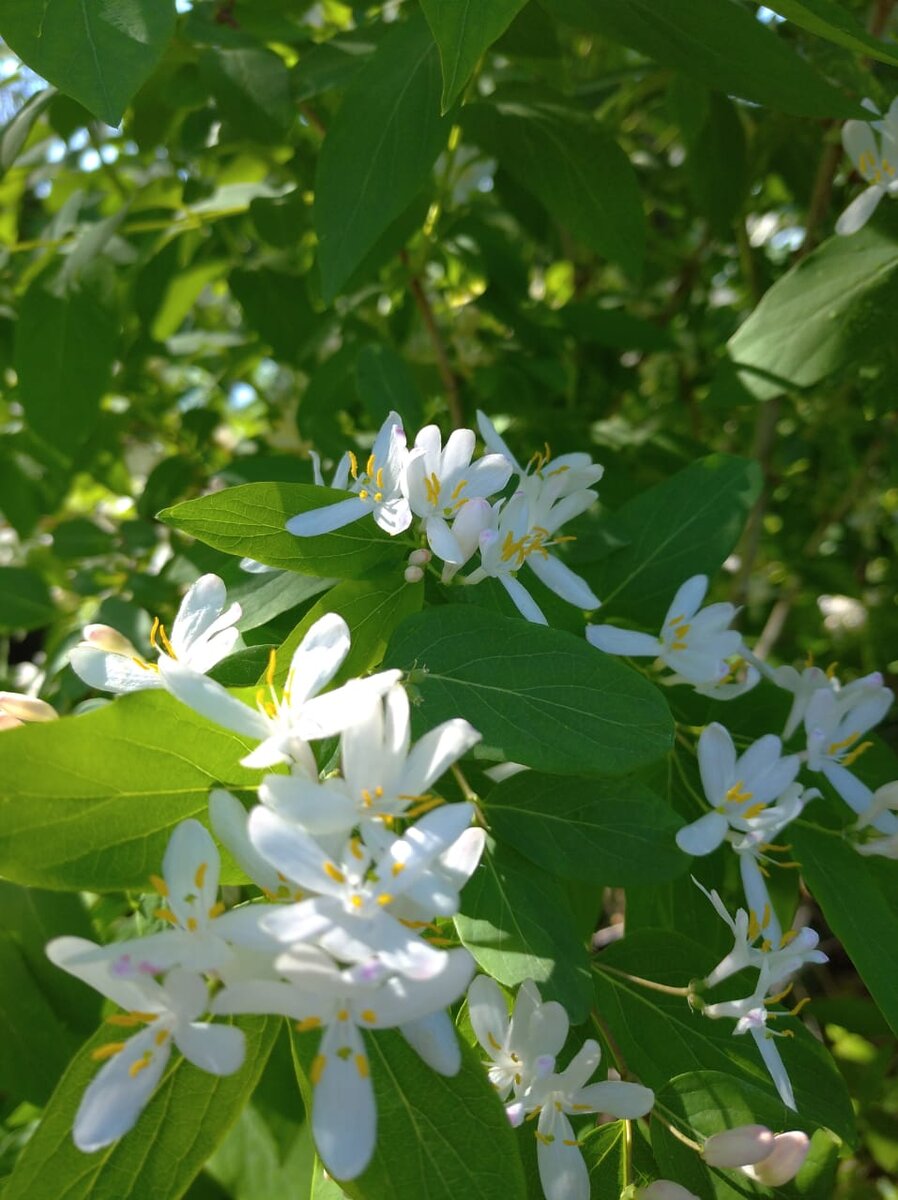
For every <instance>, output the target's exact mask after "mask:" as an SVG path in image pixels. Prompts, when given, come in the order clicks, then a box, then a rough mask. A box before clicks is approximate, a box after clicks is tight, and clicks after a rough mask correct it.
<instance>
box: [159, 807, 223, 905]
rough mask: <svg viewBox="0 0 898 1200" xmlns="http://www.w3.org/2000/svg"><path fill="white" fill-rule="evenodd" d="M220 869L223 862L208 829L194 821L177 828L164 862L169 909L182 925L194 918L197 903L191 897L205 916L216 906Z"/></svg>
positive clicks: (183, 823) (184, 822) (169, 843)
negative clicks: (190, 898) (192, 897)
mask: <svg viewBox="0 0 898 1200" xmlns="http://www.w3.org/2000/svg"><path fill="white" fill-rule="evenodd" d="M220 869H221V860H220V858H219V856H218V850H217V849H216V846H215V843H214V842H213V840H212V837H211V835H210V834H209V831H208V829H206V828H205V827H204V826H202V825H201V824H200V823H199V821H194V820H188V821H182V822H181V823H180V824H179V825H176V826H175V829H174V831H173V832H172V835H171V837H170V838H169V840H168V846H167V847H166V850H165V857H164V858H163V860H162V875H163V877H164V879H165V882H166V884H167V885H168V892H169V894H168V902H169V907H170V908H171V910H172V912H174V913H175V915H176V916H177V917H178V919H179V920H180V921H181V923H182V924H186V923H187V921H188V919H189V918H190V917H191V916H192V915H193V910H194V903H193V902H192V901H190V900H188V897H191V896H195V897H196V898H197V901H198V904H199V908H200V910H201V911H202V913H203V914H205V913H207V912H208V911H209V909H210V908H211V907H212V905H213V904H214V903H215V901H216V900H217V898H218V876H219V872H220Z"/></svg>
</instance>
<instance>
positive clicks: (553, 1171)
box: [536, 1113, 589, 1200]
mask: <svg viewBox="0 0 898 1200" xmlns="http://www.w3.org/2000/svg"><path fill="white" fill-rule="evenodd" d="M549 1136H550V1137H551V1138H552V1141H550V1142H548V1143H546V1142H544V1141H543V1140H542V1139H540V1140H539V1141H538V1142H537V1147H536V1157H537V1162H538V1164H539V1181H540V1183H541V1184H542V1188H543V1193H544V1195H545V1197H546V1200H589V1172H588V1171H587V1169H586V1163H585V1162H584V1161H583V1155H582V1154H581V1152H580V1147H579V1145H578V1144H577V1139H576V1138H575V1137H574V1131H573V1129H572V1128H571V1123H570V1121H569V1120H568V1119H567V1117H566V1116H565V1115H564V1113H557V1114H556V1117H555V1122H554V1128H553V1131H552V1133H551V1134H550V1135H549Z"/></svg>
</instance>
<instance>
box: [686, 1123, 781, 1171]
mask: <svg viewBox="0 0 898 1200" xmlns="http://www.w3.org/2000/svg"><path fill="white" fill-rule="evenodd" d="M772 1151H773V1134H772V1133H771V1132H770V1130H769V1129H768V1128H767V1126H766V1125H737V1126H735V1128H733V1129H725V1130H724V1131H723V1132H722V1133H712V1134H711V1136H710V1137H709V1138H708V1140H707V1141H706V1142H705V1144H704V1146H703V1147H702V1158H703V1159H704V1160H705V1162H706V1163H707V1164H708V1166H709V1167H749V1166H753V1165H754V1163H759V1162H761V1161H762V1160H763V1159H765V1158H767V1157H768V1156H769V1155H770V1154H771V1153H772Z"/></svg>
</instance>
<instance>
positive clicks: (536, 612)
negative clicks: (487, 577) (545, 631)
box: [498, 574, 549, 625]
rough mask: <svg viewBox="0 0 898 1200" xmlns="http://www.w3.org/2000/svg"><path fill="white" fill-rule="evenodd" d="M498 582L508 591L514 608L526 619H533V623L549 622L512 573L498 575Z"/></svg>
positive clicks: (543, 623) (546, 623) (542, 623)
mask: <svg viewBox="0 0 898 1200" xmlns="http://www.w3.org/2000/svg"><path fill="white" fill-rule="evenodd" d="M498 580H499V582H500V583H501V584H502V586H503V587H504V588H505V590H506V592H508V594H509V596H510V597H511V599H512V603H513V604H514V606H515V608H516V609H517V610H518V612H519V613H520V614H521V616H522V617H524V618H525V619H526V620H527V621H533V623H534V624H535V625H548V624H549V622H548V621H547V620H546V618H545V617H544V616H543V613H542V609H541V608H540V607H539V605H538V604H537V603H536V601H535V600H534V599H533V597H532V596H531V595H530V593H529V592H528V591H527V589H526V588H525V587H524V585H523V584H522V583H520V582H519V581H518V580H517V579H515V577H514V576H513V575H504V574H503V575H499V576H498Z"/></svg>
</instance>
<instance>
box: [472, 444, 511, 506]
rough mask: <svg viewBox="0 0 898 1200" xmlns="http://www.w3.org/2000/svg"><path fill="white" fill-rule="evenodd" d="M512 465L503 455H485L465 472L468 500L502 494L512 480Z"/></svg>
mask: <svg viewBox="0 0 898 1200" xmlns="http://www.w3.org/2000/svg"><path fill="white" fill-rule="evenodd" d="M513 470H514V468H513V467H512V464H511V463H510V462H509V461H508V459H507V458H505V456H504V455H502V454H485V455H484V456H483V458H480V459H478V460H477V462H475V463H472V464H471V468H470V470H468V471H466V472H465V479H466V481H467V483H466V486H465V491H464V495H465V497H466V498H467V499H469V500H470V499H473V498H474V497H486V496H493V495H495V493H496V492H501V491H502V489H503V488H504V487H505V485H506V484H507V483H508V481H509V479H510V478H511V473H512V471H513Z"/></svg>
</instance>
